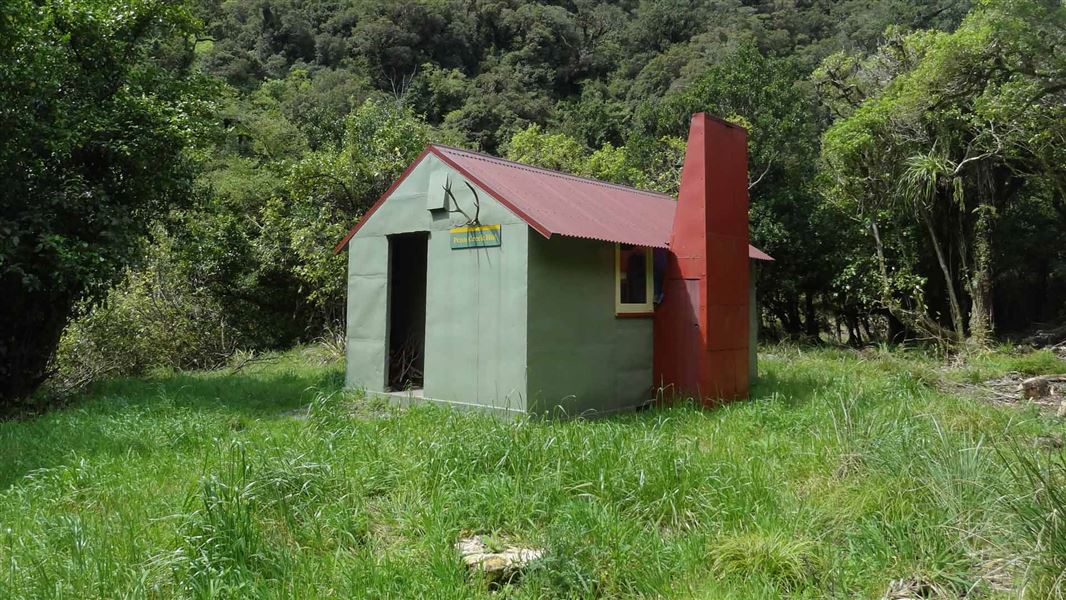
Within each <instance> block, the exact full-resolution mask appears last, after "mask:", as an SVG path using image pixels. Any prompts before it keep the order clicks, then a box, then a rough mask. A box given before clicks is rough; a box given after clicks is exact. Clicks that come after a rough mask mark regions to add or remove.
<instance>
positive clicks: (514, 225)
mask: <svg viewBox="0 0 1066 600" xmlns="http://www.w3.org/2000/svg"><path fill="white" fill-rule="evenodd" d="M714 123H717V121H714ZM691 152H692V150H691V149H690V153H691ZM688 163H689V159H688V158H686V169H687V168H688V166H687V165H688ZM743 175H744V178H745V184H746V170H745V172H744V174H743ZM743 201H744V213H743V215H744V228H745V231H744V245H745V248H747V237H746V236H747V232H746V227H747V197H746V191H745V194H744V198H743ZM678 206H679V205H678V201H676V200H675V199H674V198H671V197H669V196H665V195H662V194H657V193H652V192H645V191H640V190H636V189H632V188H627V187H624V186H618V185H613V184H609V183H605V182H602V181H596V180H591V179H585V178H580V177H575V176H571V175H567V174H563V173H558V172H554V171H549V170H545V169H539V168H535V167H531V166H528V165H523V164H519V163H515V162H510V161H506V160H502V159H499V158H495V157H492V156H488V155H484V154H478V153H474V152H469V151H465V150H459V149H455V148H449V147H445V146H438V145H431V146H429V147H428V148H426V150H425V151H424V152H423V153H422V154H421V155H420V156H419V157H418V158H417V159H416V160H415V161H414V162H413V163H412V164H411V165H410V166H409V167H408V168H407V170H406V171H405V172H404V173H403V175H402V176H401V177H400V178H399V179H398V180H397V181H396V182H395V183H394V184H393V185H392V186H391V187H390V188H389V189H388V191H386V192H385V194H384V195H383V196H382V197H381V199H380V200H379V201H378V202H377V203H376V204H375V205H374V206H373V207H372V208H371V209H370V210H369V211H368V212H367V213H366V214H365V215H364V216H363V218H362V219H360V221H359V223H358V224H357V225H356V226H355V227H353V228H352V230H351V231H350V232H349V234H348V236H347V237H346V238H345V239H344V240H343V241H342V242H341V243H340V244H338V250H340V249H341V248H344V247H347V249H348V305H347V374H346V382H347V385H348V386H349V387H352V388H362V389H365V390H366V391H367V392H368V393H373V394H382V395H388V396H389V397H391V398H393V399H396V400H401V401H405V402H411V401H419V400H425V401H437V402H444V403H448V404H452V405H459V406H470V407H478V408H488V409H493V410H496V411H500V412H505V413H526V412H537V413H540V412H546V411H551V410H562V411H563V412H565V413H566V414H583V413H587V412H589V411H594V412H610V411H616V410H621V409H627V408H633V407H637V406H640V405H642V404H645V403H647V402H649V401H650V400H652V399H653V398H654V397H655V396H656V393H657V390H659V389H660V387H661V386H662V384H664V383H669V382H663V381H656V374H657V370H656V365H655V357H654V354H655V348H656V347H657V342H656V341H655V328H656V321H657V319H660V317H659V316H657V313H658V312H659V310H660V308H659V307H660V306H661V304H662V300H663V294H664V289H666V290H669V288H670V285H669V283H670V282H669V279H670V271H671V268H672V267H671V265H672V264H674V263H676V262H677V260H676V257H674V256H673V254H671V251H670V248H671V244H677V243H678V240H677V239H676V236H675V224H674V221H675V216H676V215H677V213H678V212H679V211H678ZM750 254H751V256H752V257H756V258H766V259H768V258H769V257H766V256H765V255H763V254H762V253H760V252H758V251H757V250H755V249H751V250H750ZM747 259H748V253H747V252H746V253H745V255H744V258H743V263H744V265H743V274H744V278H743V281H742V282H733V285H741V284H742V285H743V286H744V288H743V290H744V305H743V310H744V311H745V323H744V324H743V327H742V329H743V335H744V340H743V343H742V344H734V345H738V346H743V352H744V353H745V356H747V355H748V353H749V349H750V348H752V347H753V344H750V343H749V341H748V340H749V336H754V327H749V326H748V321H747V319H748V314H749V312H750V307H749V293H753V291H752V292H749V284H748V281H749V279H748V277H747V269H748V266H747V265H748V260H747ZM689 287H692V286H689ZM677 295H678V296H681V295H683V294H682V293H678V294H677ZM678 300H681V298H678ZM690 300H691V299H690ZM692 326H694V327H696V328H699V327H700V323H699V319H698V318H697V317H695V316H694V317H692ZM668 329H669V323H667V326H665V327H664V328H663V330H664V331H666V330H668ZM734 329H735V327H734ZM749 331H750V333H749ZM668 342H669V340H666V341H663V342H659V343H668ZM730 356H732V355H730ZM696 362H697V365H696V368H697V369H698V368H699V364H698V363H699V361H696ZM743 362H744V365H743V366H744V368H745V369H747V368H748V359H747V358H745V360H744V361H743ZM731 364H733V363H731ZM752 364H754V363H753V361H752ZM739 366H740V365H739V364H733V367H732V368H733V371H735V370H736V368H739ZM693 377H695V378H698V374H697V373H693ZM744 379H745V381H744V391H745V393H746V386H747V382H746V379H747V378H746V376H745V377H744ZM693 381H696V380H695V379H694V380H693ZM735 384H736V382H734V384H733V385H734V387H735ZM691 387H692V386H687V385H686V386H683V387H681V388H678V390H677V391H679V392H684V393H691ZM696 387H698V384H697V386H696ZM705 391H706V390H705ZM699 395H701V396H702V395H704V394H703V392H700V393H699ZM712 395H714V394H708V397H710V396H712ZM719 395H720V394H719Z"/></svg>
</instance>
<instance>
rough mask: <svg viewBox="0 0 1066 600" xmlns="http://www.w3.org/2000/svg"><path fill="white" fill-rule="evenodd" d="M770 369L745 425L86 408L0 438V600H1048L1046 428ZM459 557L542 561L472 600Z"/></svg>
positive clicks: (809, 355)
mask: <svg viewBox="0 0 1066 600" xmlns="http://www.w3.org/2000/svg"><path fill="white" fill-rule="evenodd" d="M772 355H773V357H772V358H767V359H765V360H763V361H761V366H762V367H763V368H764V376H763V378H762V379H761V381H760V382H759V383H758V385H757V386H756V388H755V390H754V393H753V395H752V399H751V400H750V401H748V402H743V403H736V404H732V405H729V406H725V407H722V408H719V409H716V410H710V411H708V410H700V409H697V408H694V407H692V406H687V405H681V406H676V407H672V408H664V409H656V410H651V411H647V412H643V413H639V414H626V415H617V416H614V417H612V418H609V419H602V420H594V421H587V420H574V421H566V422H553V421H537V420H526V419H515V420H510V421H502V420H497V419H495V418H492V417H489V416H485V415H481V414H476V413H474V414H472V413H463V412H457V411H451V410H448V409H445V408H439V407H433V406H419V407H415V408H412V409H409V410H406V411H400V410H395V409H391V408H389V407H387V406H385V405H382V404H379V403H372V402H368V401H366V400H364V399H361V398H359V397H357V396H355V395H352V394H349V393H346V392H343V391H341V390H340V389H339V385H340V377H339V375H340V373H339V367H338V366H337V365H335V364H332V365H327V366H325V367H321V366H313V365H317V364H319V361H318V360H314V361H312V360H309V359H307V358H306V357H307V356H310V354H309V353H307V352H305V351H297V352H293V353H290V354H286V355H281V356H278V357H274V359H272V360H269V361H262V362H261V363H257V364H254V365H249V366H248V367H247V368H245V369H243V370H242V371H241V372H240V373H237V374H233V373H228V374H227V373H226V372H224V371H223V372H218V373H207V374H192V375H190V374H172V375H166V374H161V375H159V376H157V377H155V378H150V379H144V380H125V381H115V382H111V383H109V384H106V385H104V386H102V387H99V388H97V389H96V390H93V391H92V392H90V394H89V395H87V396H86V397H85V398H84V399H83V400H82V401H81V402H80V403H79V404H78V405H76V406H74V407H72V408H70V409H67V410H64V411H59V412H56V413H52V414H49V415H46V416H44V417H41V418H39V419H36V420H33V421H26V422H9V423H0V447H2V448H3V449H4V452H3V454H2V455H0V597H12V598H38V597H83V598H112V597H116V596H127V597H190V598H205V597H248V598H252V597H255V598H262V597H267V598H270V597H301V598H305V597H306V598H310V597H368V598H393V597H402V598H408V597H434V598H459V597H462V598H468V597H469V598H480V597H483V598H488V597H509V598H548V597H550V598H566V597H573V598H596V597H599V598H618V597H664V596H665V597H701V598H775V597H794V598H826V597H837V598H856V597H880V596H881V595H882V594H883V593H884V592H885V590H886V589H888V586H889V584H890V582H892V581H894V580H906V581H914V582H921V583H922V584H923V585H925V586H926V588H927V589H936V590H941V591H943V592H944V593H947V594H950V595H955V596H959V597H961V596H965V597H967V598H974V597H1016V596H1017V595H1018V594H1019V593H1021V591H1022V590H1027V591H1028V593H1030V594H1038V595H1036V596H1034V597H1060V596H1061V592H1062V589H1063V583H1062V581H1061V580H1058V579H1056V578H1055V577H1054V576H1053V575H1054V574H1055V573H1056V569H1057V570H1058V571H1057V573H1060V574H1061V569H1062V565H1063V563H1062V562H1061V557H1062V548H1061V546H1060V545H1057V544H1059V543H1060V542H1059V541H1061V540H1062V539H1063V537H1064V536H1063V530H1062V529H1061V527H1062V526H1061V519H1059V517H1057V516H1055V515H1061V505H1056V504H1055V502H1057V501H1058V500H1055V499H1054V498H1059V499H1061V495H1056V494H1059V492H1058V490H1059V489H1061V487H1058V486H1061V478H1062V476H1063V472H1062V471H1061V470H1053V469H1059V468H1060V467H1061V465H1060V463H1057V462H1054V461H1052V460H1050V459H1049V457H1048V451H1047V450H1043V449H1038V448H1036V447H1034V445H1033V444H1032V440H1033V439H1034V438H1035V437H1036V436H1054V435H1062V433H1063V430H1064V427H1063V424H1062V422H1060V421H1058V420H1056V419H1055V418H1053V417H1049V416H1046V415H1041V414H1039V413H1037V412H1035V410H1032V409H1024V410H1017V409H1007V408H1003V407H996V406H991V405H987V404H983V403H978V402H975V401H973V400H970V399H966V398H958V397H953V396H948V395H944V394H942V393H941V392H939V391H937V388H936V386H935V382H936V378H937V377H939V376H940V375H939V373H941V371H942V368H941V365H939V363H936V362H935V360H934V359H933V358H930V357H925V356H922V355H917V354H899V353H895V352H890V351H887V350H885V351H881V352H872V353H866V354H860V353H855V352H851V351H840V350H819V351H805V350H799V349H794V348H788V347H782V348H774V349H773V350H772ZM1012 360H1015V359H1013V358H1010V357H997V358H996V359H995V361H989V362H987V363H984V364H983V366H982V367H981V368H982V369H986V370H988V371H989V372H991V373H992V375H993V376H994V375H995V374H996V372H995V371H994V369H995V368H998V369H1000V371H1003V372H1005V371H1007V370H1013V369H1014V367H1015V366H1016V365H1014V364H1013V363H1012V362H1011V361H1012ZM1017 360H1025V358H1024V357H1018V358H1017ZM1041 360H1043V359H1041ZM990 364H994V365H995V367H992V366H988V365H990ZM1044 366H1046V367H1049V368H1053V369H1061V368H1062V367H1061V366H1060V365H1057V364H1055V365H1044ZM966 368H967V367H966V365H959V366H957V367H956V369H958V370H961V369H966ZM957 372H958V371H952V372H949V373H946V374H945V375H944V376H946V377H954V376H955V374H956V373H957ZM916 375H917V376H916ZM308 405H309V406H310V408H309V410H307V411H306V415H307V417H306V418H305V419H294V418H292V414H293V409H294V408H297V407H301V406H308ZM301 414H303V413H302V412H301ZM1009 444H1013V445H1014V446H1016V447H1017V449H1018V450H1017V452H1018V454H1019V456H1021V457H1023V458H1024V459H1025V460H1014V461H1011V462H1007V461H1004V460H1002V459H1001V457H1000V453H998V452H997V451H996V448H1000V447H1004V446H1006V445H1009ZM1026 460H1029V461H1032V464H1033V465H1034V468H1036V467H1037V466H1038V467H1039V470H1037V471H1033V472H1030V471H1026V470H1025V465H1027V464H1029V463H1027V462H1025V461H1026ZM1053 465H1060V466H1055V467H1053ZM1026 473H1030V475H1031V474H1032V473H1039V474H1040V477H1042V479H1041V478H1036V479H1033V478H1030V476H1029V475H1026ZM1048 490H1054V491H1052V492H1049V491H1048ZM1056 506H1058V508H1055V507H1056ZM1056 510H1058V511H1060V512H1058V513H1056V512H1055V511H1056ZM1056 519H1059V520H1056ZM469 533H483V534H488V535H490V536H492V537H493V538H494V539H499V540H509V541H513V542H516V543H521V544H524V545H532V546H537V547H541V548H544V549H545V550H546V551H547V554H546V556H545V558H544V559H543V560H542V561H541V562H540V563H539V564H538V565H537V566H536V567H535V568H533V569H532V570H531V571H530V572H529V573H527V574H526V576H525V577H523V578H522V579H521V580H520V582H519V583H517V584H515V585H513V586H505V587H504V588H503V589H502V590H499V591H491V590H490V589H489V588H488V586H486V585H485V584H484V583H483V582H481V581H480V580H479V579H478V578H477V577H472V576H470V575H468V574H467V573H466V572H465V570H464V568H463V566H462V565H461V563H460V561H459V560H458V557H457V556H456V554H455V552H454V550H453V548H452V544H453V543H454V542H455V540H456V539H457V538H458V537H460V536H462V535H466V534H469ZM1056 540H1059V541H1056ZM1023 554H1024V555H1025V556H1027V557H1028V556H1029V555H1032V556H1034V557H1036V559H1035V560H1033V561H1032V568H1029V569H1026V568H1025V567H1024V564H1022V563H1020V562H1019V561H1018V560H1017V559H1018V557H1019V556H1020V555H1023ZM1014 565H1019V567H1018V568H1015V567H1014ZM1055 594H1059V596H1055Z"/></svg>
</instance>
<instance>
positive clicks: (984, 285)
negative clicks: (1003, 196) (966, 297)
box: [970, 203, 994, 346]
mask: <svg viewBox="0 0 1066 600" xmlns="http://www.w3.org/2000/svg"><path fill="white" fill-rule="evenodd" d="M993 210H994V209H993V208H992V206H991V205H990V204H986V203H982V204H981V205H980V206H979V207H978V208H977V222H976V223H974V240H973V278H972V279H971V280H970V296H971V298H972V299H973V308H972V309H971V310H970V341H971V342H972V343H974V344H975V345H978V346H985V345H987V344H988V342H989V341H990V340H991V339H992V213H993Z"/></svg>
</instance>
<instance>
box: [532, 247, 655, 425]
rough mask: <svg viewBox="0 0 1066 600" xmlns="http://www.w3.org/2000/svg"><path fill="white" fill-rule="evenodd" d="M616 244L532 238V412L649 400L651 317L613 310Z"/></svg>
mask: <svg viewBox="0 0 1066 600" xmlns="http://www.w3.org/2000/svg"><path fill="white" fill-rule="evenodd" d="M614 268H615V267H614V244H611V243H607V242H600V241H595V240H586V239H578V238H566V237H560V236H556V237H553V238H551V239H544V238H543V237H541V236H539V235H537V234H536V233H535V232H531V233H530V235H529V324H528V327H529V334H528V335H529V348H528V358H527V360H528V369H529V398H530V410H531V411H537V412H543V411H552V410H555V407H557V406H558V407H561V408H562V410H563V411H564V412H565V413H566V414H569V415H576V414H581V413H583V412H585V411H590V410H591V411H612V410H619V409H624V408H630V407H634V406H638V405H640V404H643V403H645V402H646V401H647V400H649V399H651V398H652V392H651V389H650V388H651V384H652V320H651V319H641V318H622V319H620V318H617V317H616V316H615V313H614V282H615V279H614Z"/></svg>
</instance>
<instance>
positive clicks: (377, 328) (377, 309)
mask: <svg viewBox="0 0 1066 600" xmlns="http://www.w3.org/2000/svg"><path fill="white" fill-rule="evenodd" d="M348 253H349V254H348V303H347V320H348V323H347V329H346V338H347V340H346V342H347V348H348V351H347V356H346V367H347V368H346V372H345V381H346V382H347V384H348V386H350V387H365V388H366V389H369V390H374V391H381V390H383V389H384V387H385V339H386V335H387V334H386V322H387V321H386V318H385V313H386V307H387V305H388V303H387V293H388V279H387V273H388V260H389V245H388V241H387V240H386V239H385V238H384V237H357V238H355V239H352V241H351V242H350V243H349V246H348Z"/></svg>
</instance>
